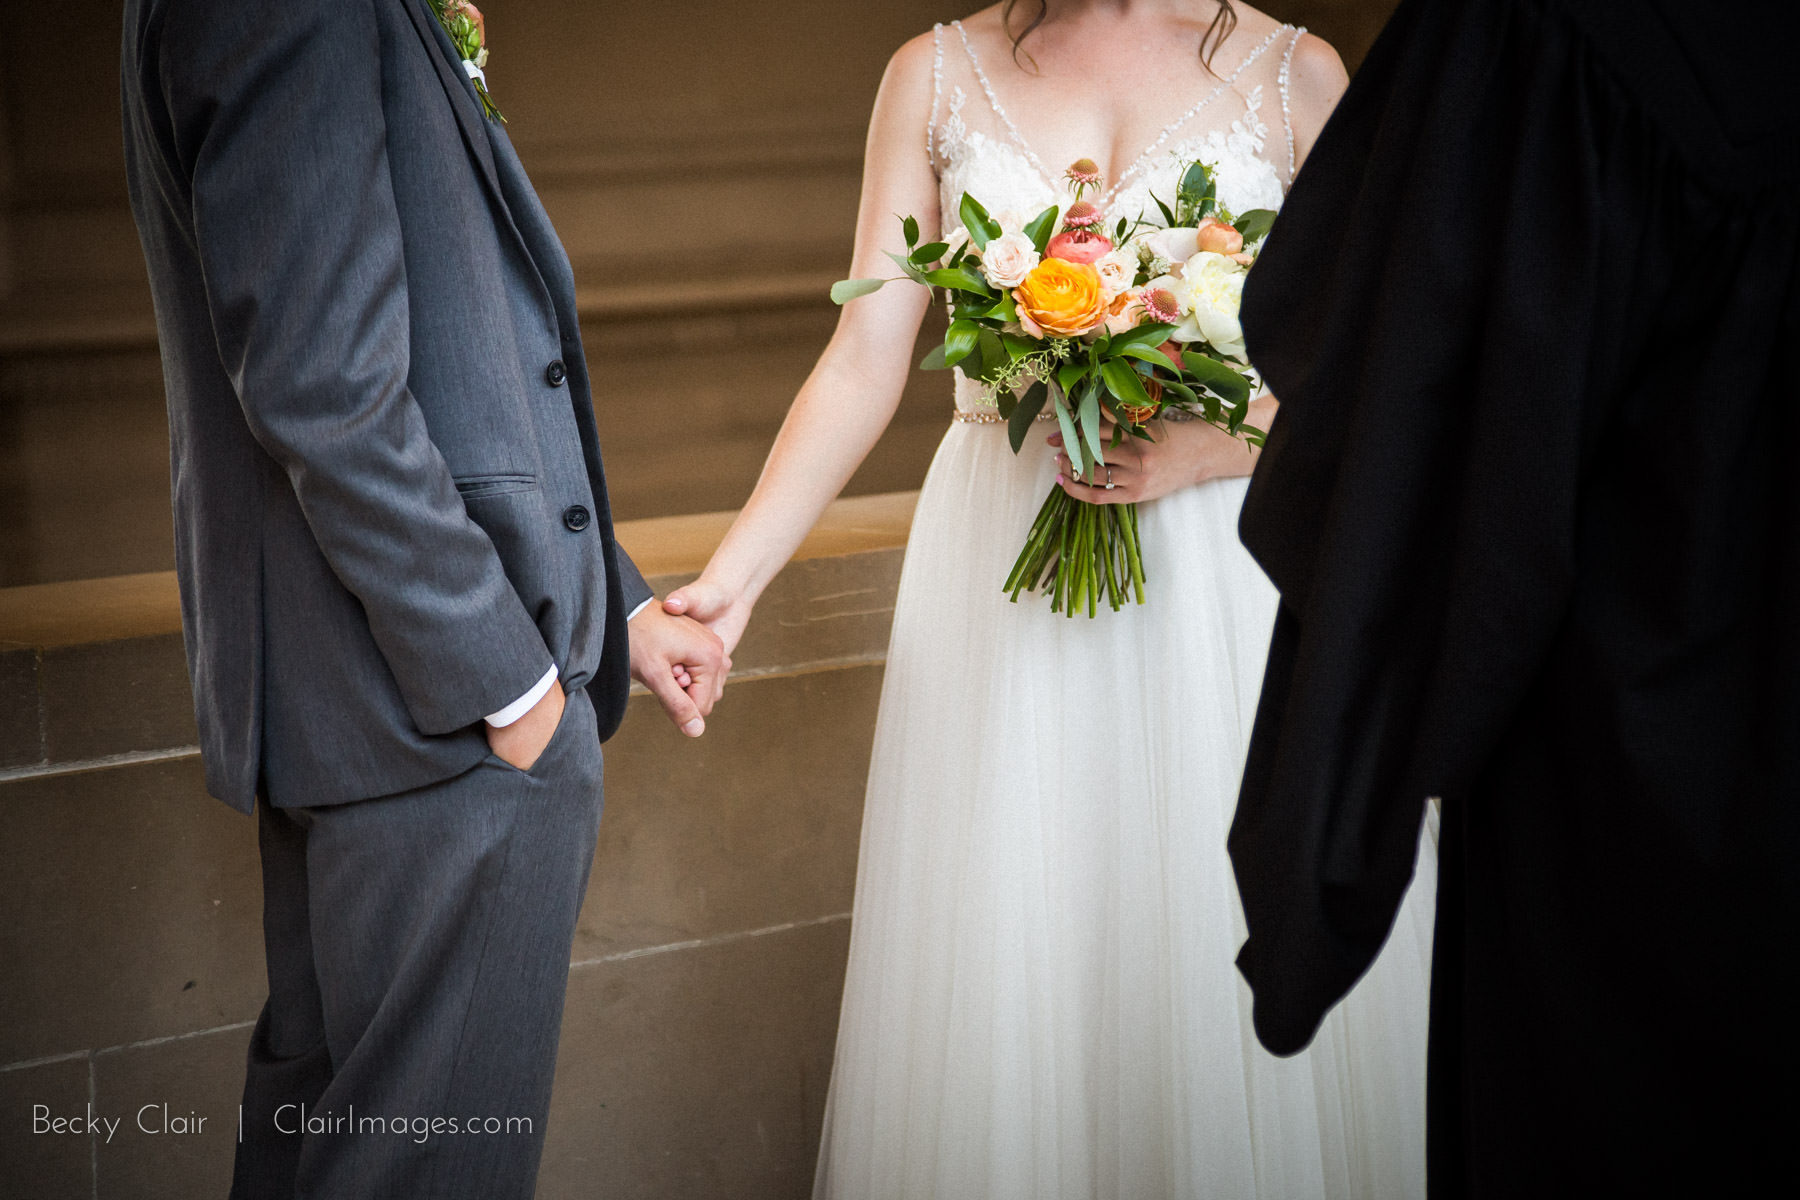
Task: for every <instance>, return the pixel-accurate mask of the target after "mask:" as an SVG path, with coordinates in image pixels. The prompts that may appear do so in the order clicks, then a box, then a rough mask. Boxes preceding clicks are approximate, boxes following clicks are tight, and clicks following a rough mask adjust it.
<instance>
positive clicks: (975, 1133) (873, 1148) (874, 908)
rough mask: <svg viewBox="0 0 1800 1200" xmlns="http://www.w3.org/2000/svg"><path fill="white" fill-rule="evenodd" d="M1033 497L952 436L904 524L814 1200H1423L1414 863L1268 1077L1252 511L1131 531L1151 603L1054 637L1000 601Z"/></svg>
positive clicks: (975, 433) (1200, 497) (1057, 628)
mask: <svg viewBox="0 0 1800 1200" xmlns="http://www.w3.org/2000/svg"><path fill="white" fill-rule="evenodd" d="M1040 428H1047V427H1040ZM1054 474H1055V470H1054V467H1053V465H1052V463H1051V461H1050V453H1049V450H1048V447H1046V446H1045V445H1044V443H1043V440H1042V438H1041V437H1039V436H1034V437H1033V439H1032V441H1031V442H1030V443H1028V444H1027V447H1026V451H1025V453H1024V454H1023V455H1022V456H1019V457H1015V456H1014V455H1013V453H1012V451H1011V449H1010V447H1009V446H1008V445H1007V441H1006V432H1005V429H1004V427H1001V426H994V425H976V424H963V423H958V424H955V425H953V426H952V427H951V429H950V431H949V433H948V434H947V435H946V436H945V439H944V442H943V444H942V446H941V447H940V448H939V450H938V453H937V456H936V459H935V461H934V462H933V464H932V468H931V471H930V474H929V476H928V477H927V479H926V482H925V486H924V489H923V491H922V493H921V495H920V499H919V507H918V512H917V516H916V517H915V519H914V523H913V529H912V535H911V540H910V542H909V544H908V547H907V556H906V565H905V569H904V572H903V574H902V577H901V582H900V591H899V599H898V605H897V608H896V611H895V616H894V629H893V640H892V644H891V648H890V651H889V655H888V663H887V675H886V681H885V684H884V687H883V692H882V700H881V714H880V718H879V723H878V728H877V732H876V737H875V748H874V755H873V761H872V763H871V767H870V773H869V784H868V795H867V801H866V808H865V813H864V818H863V832H862V857H861V861H860V864H859V867H858V871H857V883H856V901H855V913H854V918H853V922H852V929H851V939H850V963H849V974H848V978H847V980H846V984H845V991H844V1000H843V1010H842V1018H841V1022H840V1027H839V1031H838V1043H837V1055H836V1062H835V1066H834V1069H833V1073H832V1080H831V1091H830V1098H829V1101H828V1103H827V1112H826V1118H825V1129H824V1138H823V1143H822V1145H821V1147H820V1152H819V1170H818V1176H817V1182H816V1185H815V1196H816V1197H820V1198H833V1200H883V1198H889V1197H893V1198H898V1197H905V1198H907V1200H922V1198H927V1197H929V1198H935V1200H1011V1198H1017V1200H1064V1198H1066V1200H1114V1198H1116V1200H1177V1198H1186V1197H1220V1198H1223V1200H1242V1198H1249V1197H1265V1198H1267V1200H1307V1198H1309V1197H1333V1198H1336V1197H1366V1198H1368V1200H1401V1198H1403V1197H1412V1196H1423V1195H1424V1192H1425V1184H1424V1179H1425V1130H1424V1106H1425V1094H1424V1093H1425V1031H1426V1005H1427V979H1428V975H1429V967H1430V938H1431V924H1432V922H1431V903H1432V898H1433V896H1434V895H1435V893H1436V886H1437V878H1436V875H1437V869H1436V851H1435V845H1434V839H1433V838H1432V837H1428V838H1426V839H1424V840H1423V843H1422V847H1421V852H1420V857H1419V863H1418V870H1417V875H1416V877H1415V879H1414V883H1413V887H1412V891H1411V893H1410V894H1409V898H1408V901H1407V903H1406V905H1405V906H1404V908H1403V910H1402V912H1401V914H1400V919H1399V922H1398V924H1397V925H1396V927H1395V929H1394V932H1393V935H1392V937H1391V938H1390V940H1389V943H1388V945H1387V947H1386V949H1385V950H1384V951H1383V953H1382V956H1381V958H1380V960H1379V961H1378V962H1377V964H1376V965H1375V967H1374V968H1373V970H1372V971H1371V972H1370V974H1369V975H1368V976H1367V977H1366V978H1365V979H1364V980H1363V981H1362V982H1361V983H1360V984H1359V985H1358V987H1357V989H1356V991H1355V992H1354V993H1353V994H1352V995H1351V997H1350V998H1349V999H1348V1000H1347V1001H1346V1002H1345V1003H1344V1004H1342V1005H1340V1006H1339V1008H1338V1009H1337V1010H1336V1011H1335V1012H1334V1013H1333V1014H1332V1015H1331V1017H1330V1018H1329V1019H1328V1020H1327V1021H1326V1023H1325V1026H1324V1028H1323V1030H1322V1031H1321V1032H1320V1034H1319V1036H1318V1038H1317V1040H1316V1041H1315V1042H1314V1043H1313V1045H1312V1047H1311V1048H1310V1049H1309V1050H1308V1051H1307V1052H1306V1053H1304V1054H1302V1055H1299V1056H1296V1057H1294V1058H1292V1059H1286V1060H1280V1059H1276V1058H1274V1057H1272V1056H1271V1055H1269V1054H1268V1053H1266V1052H1265V1051H1263V1050H1262V1049H1261V1048H1260V1047H1259V1046H1258V1045H1257V1044H1256V1041H1255V1037H1254V1035H1253V1033H1252V1031H1251V1025H1250V995H1249V992H1248V990H1247V988H1246V987H1245V985H1244V984H1243V982H1242V981H1241V979H1240V977H1239V975H1238V973H1237V970H1236V968H1235V966H1234V964H1233V959H1234V957H1235V955H1236V953H1237V949H1238V947H1239V946H1240V945H1241V944H1242V942H1243V940H1244V926H1243V918H1242V916H1241V914H1240V911H1239V908H1238V902H1237V896H1236V891H1235V888H1234V886H1233V883H1232V876H1231V868H1230V863H1229V861H1228V860H1227V858H1226V853H1225V834H1226V829H1227V827H1228V826H1229V824H1230V822H1231V814H1232V807H1233V804H1234V802H1235V799H1236V795H1237V788H1238V780H1239V774H1240V772H1241V770H1242V766H1243V759H1244V752H1245V747H1246V745H1247V743H1248V740H1249V736H1250V727H1251V722H1252V719H1253V718H1254V715H1255V708H1256V702H1257V694H1258V690H1259V688H1260V686H1261V677H1262V669H1263V660H1264V656H1265V654H1266V652H1267V648H1268V640H1269V634H1270V629H1271V625H1272V623H1273V620H1274V612H1275V605H1276V595H1275V592H1274V590H1273V589H1272V588H1271V586H1270V585H1269V583H1268V581H1267V579H1266V578H1265V577H1264V576H1263V575H1262V572H1261V571H1260V569H1259V568H1258V567H1257V566H1256V564H1255V563H1254V562H1253V561H1252V560H1251V559H1250V557H1249V555H1248V554H1247V553H1246V552H1245V551H1244V550H1243V548H1242V547H1241V546H1240V544H1239V543H1238V539H1237V532H1236V528H1237V517H1238V511H1239V508H1240V507H1241V505H1242V502H1243V495H1244V490H1245V487H1246V486H1247V481H1245V480H1241V479H1240V480H1220V481H1214V482H1211V483H1207V484H1203V485H1201V486H1199V487H1194V488H1188V489H1185V490H1183V491H1181V492H1179V493H1177V494H1175V495H1172V496H1169V497H1168V498H1166V499H1163V500H1160V501H1157V502H1154V503H1152V504H1148V505H1145V506H1144V507H1143V509H1142V512H1141V518H1142V526H1141V528H1142V534H1143V538H1142V542H1143V546H1144V557H1145V565H1146V570H1147V572H1148V584H1147V588H1148V603H1147V604H1145V605H1144V606H1142V607H1135V606H1133V607H1128V608H1126V609H1125V610H1123V611H1121V612H1117V613H1115V612H1110V611H1102V613H1101V614H1100V616H1099V617H1098V618H1097V619H1093V620H1090V619H1088V618H1087V617H1086V616H1085V615H1083V616H1078V617H1076V618H1074V619H1073V620H1071V619H1068V618H1066V617H1063V616H1060V615H1053V614H1052V613H1051V612H1050V607H1049V603H1048V601H1047V600H1045V599H1044V598H1043V597H1040V596H1025V597H1021V599H1020V601H1019V603H1017V604H1013V603H1010V602H1009V601H1008V600H1007V598H1006V596H1005V595H1004V593H1002V591H1001V590H1000V585H1001V583H1002V581H1004V580H1005V578H1006V576H1007V573H1008V571H1009V569H1010V568H1011V566H1012V563H1013V559H1014V557H1015V556H1016V555H1017V554H1018V551H1019V549H1020V547H1021V546H1022V545H1023V544H1024V538H1025V533H1026V530H1027V529H1028V528H1029V526H1030V525H1031V522H1032V519H1033V517H1034V516H1035V515H1036V513H1037V509H1038V507H1039V505H1040V504H1041V503H1042V502H1043V499H1044V496H1045V495H1046V494H1047V491H1048V489H1049V487H1050V485H1051V482H1052V479H1053V477H1054Z"/></svg>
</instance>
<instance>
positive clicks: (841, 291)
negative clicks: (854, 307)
mask: <svg viewBox="0 0 1800 1200" xmlns="http://www.w3.org/2000/svg"><path fill="white" fill-rule="evenodd" d="M886 285H887V280H885V279H840V280H838V281H837V282H836V283H834V284H832V285H831V302H832V303H833V304H848V303H850V302H851V301H852V300H855V299H856V298H857V297H859V296H867V295H869V294H870V293H871V292H879V291H880V290H881V289H882V288H883V287H885V286H886Z"/></svg>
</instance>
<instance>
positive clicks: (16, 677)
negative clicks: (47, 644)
mask: <svg viewBox="0 0 1800 1200" xmlns="http://www.w3.org/2000/svg"><path fill="white" fill-rule="evenodd" d="M43 760H44V709H43V702H42V700H41V699H40V697H39V694H38V650H37V647H35V646H21V645H17V644H14V643H10V642H6V641H4V640H0V771H3V770H5V769H7V768H8V767H21V766H24V765H25V764H27V763H36V762H42V761H43Z"/></svg>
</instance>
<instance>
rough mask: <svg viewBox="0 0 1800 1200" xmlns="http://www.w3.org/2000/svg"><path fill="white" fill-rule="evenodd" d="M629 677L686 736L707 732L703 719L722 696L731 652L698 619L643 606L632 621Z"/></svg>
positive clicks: (655, 607) (651, 605)
mask: <svg viewBox="0 0 1800 1200" xmlns="http://www.w3.org/2000/svg"><path fill="white" fill-rule="evenodd" d="M630 630H631V675H632V678H634V679H636V680H637V681H638V682H639V683H641V684H643V685H644V686H645V687H647V688H649V689H650V692H651V694H652V695H654V696H655V697H656V698H657V699H658V700H660V701H661V702H662V706H663V711H665V712H667V713H668V714H669V720H671V721H673V722H674V723H675V727H676V728H677V729H679V730H681V732H683V733H685V734H687V735H688V736H689V737H699V736H700V735H701V734H703V733H705V732H706V718H707V717H709V716H711V715H712V710H713V705H715V704H717V703H718V702H719V697H721V696H723V695H724V694H725V676H726V675H727V674H728V673H729V672H730V671H731V656H730V654H729V653H728V652H727V649H726V646H725V644H724V643H723V642H721V641H720V640H719V638H718V635H717V634H715V633H714V632H713V631H711V630H709V629H707V628H706V627H705V626H704V625H702V624H700V623H699V622H697V621H691V620H689V619H688V618H686V617H682V616H673V615H671V614H670V613H667V612H665V611H663V606H662V605H659V604H648V605H645V607H644V611H643V612H641V613H639V614H638V615H637V616H635V617H633V618H632V619H631V625H630Z"/></svg>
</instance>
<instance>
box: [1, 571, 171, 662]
mask: <svg viewBox="0 0 1800 1200" xmlns="http://www.w3.org/2000/svg"><path fill="white" fill-rule="evenodd" d="M180 632H181V596H180V593H179V592H178V591H177V589H176V585H175V573H174V572H173V571H156V572H150V573H147V574H139V575H117V576H112V577H109V578H104V579H84V580H78V581H74V582H67V583H47V584H39V585H35V586H23V587H8V588H0V642H17V643H19V644H21V645H26V646H35V647H37V648H39V649H53V648H57V647H63V646H81V645H90V644H92V643H95V642H113V641H120V640H122V639H125V638H143V637H154V636H156V635H158V634H167V633H180Z"/></svg>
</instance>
